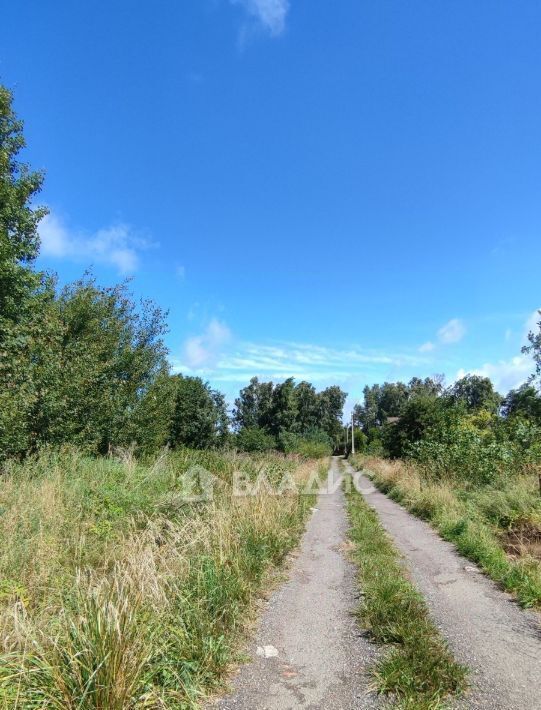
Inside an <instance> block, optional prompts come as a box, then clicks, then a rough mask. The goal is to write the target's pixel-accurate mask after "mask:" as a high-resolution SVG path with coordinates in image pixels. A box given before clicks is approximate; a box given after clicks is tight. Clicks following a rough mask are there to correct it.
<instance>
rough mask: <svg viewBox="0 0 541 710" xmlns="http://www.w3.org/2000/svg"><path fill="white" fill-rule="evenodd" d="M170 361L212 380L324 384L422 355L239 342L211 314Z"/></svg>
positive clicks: (368, 376) (418, 363)
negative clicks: (204, 326) (291, 380)
mask: <svg viewBox="0 0 541 710" xmlns="http://www.w3.org/2000/svg"><path fill="white" fill-rule="evenodd" d="M224 328H225V329H226V330H222V329H224ZM173 366H174V369H175V370H176V371H178V372H185V373H186V374H197V375H200V376H203V377H208V378H209V379H211V380H212V381H214V382H216V383H220V382H223V383H239V384H240V383H246V382H247V381H248V380H249V379H250V378H251V377H254V376H258V377H261V378H265V379H271V380H274V381H279V380H284V379H286V378H287V377H294V378H295V379H297V380H303V379H305V380H309V381H310V382H314V383H320V384H322V385H326V384H332V383H336V384H339V383H344V382H346V381H350V380H352V379H356V380H359V379H362V380H364V381H368V380H370V381H372V380H376V379H377V378H378V377H383V378H385V377H387V376H391V375H392V373H396V372H397V371H399V370H403V369H406V370H409V369H412V368H413V369H414V368H415V367H423V366H424V367H426V366H427V361H426V359H425V358H422V357H421V356H419V355H415V354H414V355H411V354H409V353H403V354H402V353H397V354H388V353H383V352H377V351H371V350H365V349H362V348H360V347H358V346H352V347H348V348H343V349H339V348H329V347H324V346H321V345H314V344H310V343H295V342H281V341H279V342H275V343H270V344H261V343H254V342H246V341H244V342H239V341H235V340H234V339H233V337H232V334H231V332H230V331H229V329H228V328H227V326H225V324H223V323H221V322H220V321H216V320H213V321H211V324H210V325H209V326H208V327H207V329H206V331H205V332H204V333H203V334H201V335H198V336H195V337H191V338H189V339H188V340H187V341H186V343H185V344H184V348H183V353H182V356H181V357H180V358H176V359H174V361H173Z"/></svg>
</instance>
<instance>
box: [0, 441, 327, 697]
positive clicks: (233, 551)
mask: <svg viewBox="0 0 541 710" xmlns="http://www.w3.org/2000/svg"><path fill="white" fill-rule="evenodd" d="M194 465H197V466H200V467H204V468H205V470H206V471H209V472H211V473H212V475H213V476H214V496H213V498H212V499H211V500H202V501H199V502H188V503H186V502H185V497H183V495H182V494H183V490H182V474H183V473H185V472H186V471H187V470H188V469H190V467H192V466H194ZM314 468H317V465H316V464H314V463H311V464H303V465H301V464H300V462H294V461H291V460H289V459H287V458H285V457H281V456H278V455H276V456H275V455H269V454H267V455H265V456H259V457H249V456H239V455H238V454H234V453H216V452H180V453H175V454H168V455H167V456H165V457H161V458H160V459H159V460H158V461H156V462H154V463H153V464H150V465H143V464H141V463H138V462H135V461H134V460H133V459H131V458H130V457H127V458H126V459H125V460H119V459H118V458H116V459H110V460H101V459H98V460H95V459H85V458H83V457H80V456H78V455H77V454H75V453H73V452H68V453H65V454H63V455H57V454H49V455H44V456H43V457H41V458H40V459H38V460H36V461H33V462H29V464H27V465H26V466H21V467H18V468H17V467H13V469H12V470H11V471H10V472H8V474H7V476H5V477H4V479H2V480H1V482H0V510H3V511H4V513H3V514H2V515H1V516H0V529H1V533H2V536H3V539H5V540H6V539H7V540H10V545H6V546H4V548H3V549H2V551H0V579H2V582H1V583H0V653H1V654H2V655H1V657H0V707H1V708H6V709H7V708H10V710H11V709H12V708H21V709H22V708H24V709H25V710H26V709H27V708H28V709H32V708H45V707H47V708H73V709H75V708H77V709H79V710H85V709H88V710H90V709H97V708H99V709H100V710H105V709H107V710H117V709H118V710H120V709H122V710H124V709H128V708H147V707H149V708H186V707H194V706H196V705H197V703H198V701H199V700H200V699H201V698H202V697H203V696H204V695H205V693H207V692H208V691H209V690H210V689H212V688H213V687H215V686H216V684H217V683H219V681H220V677H221V676H222V674H223V672H224V670H225V669H226V667H227V665H228V664H229V663H230V662H231V661H232V660H233V659H234V657H235V648H236V643H237V642H238V638H239V634H240V633H241V632H242V629H243V627H244V625H245V622H246V616H247V614H249V611H250V608H251V606H252V602H253V599H254V597H255V596H256V595H257V594H258V592H259V591H260V589H261V585H262V581H263V579H264V576H265V574H266V573H267V571H268V570H269V568H270V567H271V566H272V565H276V564H278V563H279V562H280V561H281V560H282V559H283V557H284V556H285V555H286V554H287V552H288V551H289V550H290V549H291V547H292V546H293V545H294V544H295V542H296V541H297V539H298V537H299V535H300V533H301V531H302V528H303V521H304V517H305V513H306V511H307V510H308V508H309V506H310V505H311V503H312V500H311V499H310V498H309V497H307V496H302V495H298V494H294V493H292V492H290V493H289V494H288V495H287V496H286V495H284V496H273V495H269V494H268V492H266V491H261V492H260V493H259V494H258V495H255V496H244V497H235V496H232V495H231V494H232V484H233V480H234V477H235V472H238V471H241V472H242V474H243V475H244V476H245V477H248V478H250V479H251V480H255V478H256V477H257V476H258V475H260V474H261V473H262V472H265V474H266V475H267V476H268V478H269V479H272V480H273V481H279V480H280V476H281V475H285V474H287V475H288V476H294V477H297V478H298V479H303V477H305V476H307V475H309V473H311V472H312V471H313V470H314ZM183 501H184V502H183Z"/></svg>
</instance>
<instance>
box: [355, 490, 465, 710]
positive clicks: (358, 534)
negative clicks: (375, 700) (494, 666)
mask: <svg viewBox="0 0 541 710" xmlns="http://www.w3.org/2000/svg"><path fill="white" fill-rule="evenodd" d="M347 502H348V512H349V518H350V522H351V530H350V537H351V540H352V541H353V543H354V545H355V547H354V552H353V555H354V559H355V562H356V563H357V565H358V568H359V581H360V586H361V589H362V592H363V601H362V604H361V607H360V609H359V616H360V619H361V621H362V625H363V626H364V627H367V628H368V630H369V632H370V634H371V635H372V637H373V638H374V639H375V640H376V641H378V642H381V643H384V644H392V648H391V650H390V651H388V652H387V653H385V654H384V655H383V657H382V658H381V660H379V661H378V663H377V665H376V667H375V668H374V674H375V678H376V681H377V685H378V688H379V690H380V691H381V692H383V693H389V694H392V695H393V696H394V698H395V700H396V705H395V707H404V708H419V710H421V709H429V708H439V707H442V702H444V699H445V698H446V697H447V696H449V695H452V694H456V693H458V692H460V691H461V690H462V689H463V688H464V685H465V676H466V671H465V669H464V668H463V667H462V666H459V665H458V664H457V663H456V662H455V661H454V659H453V657H452V655H451V653H450V651H449V650H448V648H447V646H446V644H445V642H444V640H443V639H442V637H441V636H440V634H439V632H438V630H437V628H436V627H435V626H434V624H433V623H432V621H431V620H430V617H429V614H428V610H427V607H426V604H425V602H424V600H423V598H422V596H421V595H420V594H419V592H418V591H417V590H416V588H415V587H414V586H413V585H412V584H411V582H410V581H409V580H408V578H407V576H406V574H405V571H404V569H403V567H402V566H401V564H400V557H399V554H398V552H397V551H396V549H395V548H394V546H393V544H392V543H391V541H390V540H389V538H388V537H387V535H386V533H385V531H384V529H383V528H382V527H381V525H380V523H379V521H378V517H377V515H376V513H375V512H374V511H373V510H372V509H371V508H370V507H369V506H368V505H367V503H366V502H365V501H364V499H363V498H362V496H361V495H360V494H359V493H358V492H357V491H355V490H354V489H351V490H350V491H349V492H348V494H347Z"/></svg>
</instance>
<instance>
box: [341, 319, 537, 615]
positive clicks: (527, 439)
mask: <svg viewBox="0 0 541 710" xmlns="http://www.w3.org/2000/svg"><path fill="white" fill-rule="evenodd" d="M539 321H540V322H539V324H538V325H539V327H540V329H539V333H533V332H532V333H530V337H529V343H530V344H529V345H528V346H527V347H526V348H525V351H527V352H529V353H530V354H531V355H532V356H533V359H534V363H535V365H536V372H535V373H534V374H533V375H532V378H531V380H530V382H529V383H527V384H525V385H523V386H522V387H520V388H519V389H518V390H514V391H511V392H510V393H509V394H508V395H507V396H506V397H505V398H503V397H501V396H500V395H499V394H498V393H497V392H495V390H494V388H493V386H492V383H491V381H490V380H489V379H488V378H485V377H480V376H475V375H474V376H466V377H464V378H463V379H461V380H459V381H458V382H456V383H455V384H454V385H453V386H452V387H450V388H448V389H445V388H444V387H443V385H442V380H441V379H440V378H434V379H430V378H428V379H426V380H420V379H417V378H414V379H413V380H411V382H410V383H409V384H404V383H401V382H398V383H385V384H383V385H381V386H380V385H374V386H373V387H367V388H365V392H364V398H365V399H364V404H363V405H359V406H357V407H356V409H355V418H356V422H357V424H358V425H359V426H360V427H361V428H362V432H363V440H362V441H361V447H360V448H361V452H360V453H358V454H356V455H355V457H352V463H353V464H354V465H355V466H356V467H357V468H362V469H364V470H365V471H366V472H367V473H368V474H369V475H370V476H371V477H372V479H373V481H374V483H375V484H376V485H377V486H378V487H379V488H380V489H381V490H383V491H384V492H386V493H388V494H389V495H390V496H391V497H392V498H393V499H394V500H396V501H398V502H400V503H402V504H403V505H405V507H407V508H408V510H410V511H411V512H412V513H414V514H415V515H418V516H419V517H421V518H424V519H426V520H428V521H430V522H431V524H432V525H433V526H434V527H435V528H436V529H437V530H438V531H439V532H440V534H441V535H442V537H444V538H445V539H447V540H450V541H452V542H454V543H455V545H456V546H457V549H458V550H459V551H460V552H461V553H462V554H464V555H465V556H467V557H469V558H470V559H471V560H473V561H475V562H477V563H478V564H479V565H480V567H481V568H482V569H483V570H484V571H485V572H487V573H488V574H489V575H490V576H491V577H492V578H493V579H494V580H496V581H497V582H498V583H500V584H501V585H502V586H503V587H504V588H505V589H507V590H508V591H511V592H514V593H515V594H516V596H517V599H518V600H519V601H520V603H521V604H522V605H523V606H538V607H539V606H540V605H541V488H540V487H541V396H540V394H539V376H540V375H541V369H540V363H541V359H540V354H541V314H540V319H539Z"/></svg>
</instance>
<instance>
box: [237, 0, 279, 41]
mask: <svg viewBox="0 0 541 710" xmlns="http://www.w3.org/2000/svg"><path fill="white" fill-rule="evenodd" d="M230 2H231V3H232V4H233V5H240V6H241V7H243V8H244V10H245V11H246V13H247V14H248V16H249V17H250V18H251V19H252V20H253V21H255V22H256V23H257V24H258V25H259V26H260V27H262V28H263V29H264V30H266V31H267V32H268V33H269V34H270V35H271V36H272V37H277V36H278V35H281V34H282V32H283V31H284V29H285V23H286V17H287V13H288V11H289V0H230Z"/></svg>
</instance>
